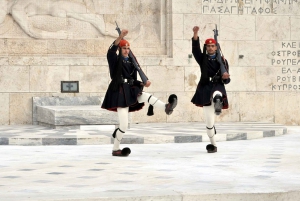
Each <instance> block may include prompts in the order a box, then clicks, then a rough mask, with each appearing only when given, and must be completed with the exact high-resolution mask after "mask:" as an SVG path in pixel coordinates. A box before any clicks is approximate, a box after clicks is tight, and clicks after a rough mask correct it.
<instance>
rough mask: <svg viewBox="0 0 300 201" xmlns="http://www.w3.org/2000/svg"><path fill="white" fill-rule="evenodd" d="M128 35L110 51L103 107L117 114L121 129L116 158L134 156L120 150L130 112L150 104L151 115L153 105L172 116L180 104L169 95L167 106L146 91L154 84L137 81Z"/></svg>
mask: <svg viewBox="0 0 300 201" xmlns="http://www.w3.org/2000/svg"><path fill="white" fill-rule="evenodd" d="M127 34H128V30H126V29H123V30H122V31H121V34H120V36H119V37H118V38H117V39H116V40H115V41H114V42H113V44H112V45H111V46H110V47H109V49H108V52H107V60H108V64H109V70H110V77H111V79H112V81H111V83H110V84H109V87H108V89H107V92H106V94H105V98H104V100H103V103H102V106H101V107H102V108H104V109H107V110H110V111H114V112H118V117H119V128H117V129H116V130H115V131H114V132H113V135H112V136H113V137H114V138H115V139H114V146H113V152H112V155H113V156H128V155H129V154H130V153H131V150H130V149H129V148H128V147H126V148H124V149H122V150H121V149H120V143H121V140H122V138H123V135H124V133H125V132H126V130H127V128H128V112H134V111H138V110H140V109H142V108H143V106H144V102H146V101H147V102H148V103H149V104H150V107H149V108H150V110H149V111H148V115H149V116H150V115H152V114H153V111H152V109H153V106H154V107H156V108H159V109H163V110H165V112H166V114H167V115H170V114H172V112H173V109H174V108H175V107H176V105H177V96H176V95H175V94H172V95H170V96H169V99H168V104H165V103H164V102H162V101H160V100H158V98H156V97H154V96H152V95H151V94H149V93H145V92H143V87H144V86H145V87H149V86H150V84H151V82H150V81H149V80H148V81H147V83H146V84H144V83H143V82H141V81H139V80H137V69H136V68H135V67H134V66H133V64H132V58H131V57H129V52H130V44H129V42H128V41H126V40H124V39H123V37H124V36H126V35H127ZM117 50H119V55H117V54H116V52H117Z"/></svg>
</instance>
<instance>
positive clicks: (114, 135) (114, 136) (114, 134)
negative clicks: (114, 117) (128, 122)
mask: <svg viewBox="0 0 300 201" xmlns="http://www.w3.org/2000/svg"><path fill="white" fill-rule="evenodd" d="M117 130H118V128H117V129H116V130H115V131H114V133H113V134H112V136H113V138H116V135H117Z"/></svg>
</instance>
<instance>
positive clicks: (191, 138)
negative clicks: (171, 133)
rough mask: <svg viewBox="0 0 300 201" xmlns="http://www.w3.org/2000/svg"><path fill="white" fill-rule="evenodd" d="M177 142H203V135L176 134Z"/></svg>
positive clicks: (175, 139) (175, 140)
mask: <svg viewBox="0 0 300 201" xmlns="http://www.w3.org/2000/svg"><path fill="white" fill-rule="evenodd" d="M174 142H175V143H190V142H202V136H175V137H174Z"/></svg>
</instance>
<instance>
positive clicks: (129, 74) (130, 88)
mask: <svg viewBox="0 0 300 201" xmlns="http://www.w3.org/2000/svg"><path fill="white" fill-rule="evenodd" d="M117 50H118V46H116V45H114V43H113V44H112V45H111V46H110V47H109V49H108V51H107V61H108V65H109V72H110V77H111V79H112V80H113V79H114V78H115V75H116V73H117V68H118V65H119V62H121V63H122V64H121V65H122V67H121V68H122V72H121V75H120V76H121V79H122V80H124V82H122V83H121V84H118V87H117V89H116V90H113V87H111V86H112V83H113V81H111V82H110V84H109V87H108V89H107V91H106V94H105V97H104V100H103V103H102V106H101V107H102V108H104V109H107V110H110V111H117V108H118V107H129V112H133V111H137V110H140V109H142V108H143V106H144V103H138V102H137V97H138V96H139V95H141V94H142V90H143V86H141V81H139V80H137V70H136V68H135V67H134V66H133V65H132V61H131V58H128V60H126V59H124V58H123V57H121V56H119V55H117V53H116V52H117ZM120 59H121V60H122V61H119V60H120Z"/></svg>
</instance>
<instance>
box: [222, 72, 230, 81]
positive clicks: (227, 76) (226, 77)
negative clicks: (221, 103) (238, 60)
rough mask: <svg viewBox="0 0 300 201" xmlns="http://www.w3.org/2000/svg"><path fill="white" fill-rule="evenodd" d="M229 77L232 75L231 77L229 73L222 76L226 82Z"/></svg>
mask: <svg viewBox="0 0 300 201" xmlns="http://www.w3.org/2000/svg"><path fill="white" fill-rule="evenodd" d="M229 77H230V75H229V74H228V73H227V72H225V73H223V75H222V79H223V80H226V79H228V78H229Z"/></svg>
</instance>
